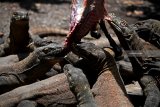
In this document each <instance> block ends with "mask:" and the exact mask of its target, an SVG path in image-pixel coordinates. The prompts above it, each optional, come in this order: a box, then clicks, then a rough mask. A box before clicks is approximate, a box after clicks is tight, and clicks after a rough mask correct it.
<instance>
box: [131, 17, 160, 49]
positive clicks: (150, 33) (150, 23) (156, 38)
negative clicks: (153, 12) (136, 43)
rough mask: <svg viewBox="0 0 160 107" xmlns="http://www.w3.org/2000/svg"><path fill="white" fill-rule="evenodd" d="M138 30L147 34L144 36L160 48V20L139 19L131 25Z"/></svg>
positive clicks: (143, 36)
mask: <svg viewBox="0 0 160 107" xmlns="http://www.w3.org/2000/svg"><path fill="white" fill-rule="evenodd" d="M131 27H133V28H134V29H135V30H136V32H138V33H140V34H142V33H144V32H146V33H145V35H142V38H143V39H145V40H146V41H149V42H150V43H152V44H154V45H155V46H157V47H158V48H160V21H159V20H155V19H148V20H143V21H138V22H136V23H135V24H133V25H131Z"/></svg>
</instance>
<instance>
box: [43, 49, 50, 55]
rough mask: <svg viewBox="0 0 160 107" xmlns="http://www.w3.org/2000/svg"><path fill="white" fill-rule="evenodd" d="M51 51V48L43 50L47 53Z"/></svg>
mask: <svg viewBox="0 0 160 107" xmlns="http://www.w3.org/2000/svg"><path fill="white" fill-rule="evenodd" d="M50 51H51V49H50V48H45V49H44V50H43V52H44V53H45V54H47V53H48V52H50Z"/></svg>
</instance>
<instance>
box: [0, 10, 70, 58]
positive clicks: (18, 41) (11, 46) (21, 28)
mask: <svg viewBox="0 0 160 107" xmlns="http://www.w3.org/2000/svg"><path fill="white" fill-rule="evenodd" d="M67 33H68V31H67V30H63V29H58V28H50V27H36V28H32V29H30V31H29V14H28V13H27V12H25V11H15V12H13V14H12V17H11V22H10V34H9V37H7V39H6V40H5V42H4V44H1V45H0V56H6V55H10V54H17V53H20V52H21V53H22V52H30V51H33V50H34V49H33V47H31V46H30V45H29V44H30V43H32V42H33V43H34V45H35V46H45V45H48V44H49V43H52V41H48V40H44V39H42V38H41V37H43V36H46V35H50V34H54V35H55V34H57V35H62V36H66V35H67ZM28 45H29V46H28Z"/></svg>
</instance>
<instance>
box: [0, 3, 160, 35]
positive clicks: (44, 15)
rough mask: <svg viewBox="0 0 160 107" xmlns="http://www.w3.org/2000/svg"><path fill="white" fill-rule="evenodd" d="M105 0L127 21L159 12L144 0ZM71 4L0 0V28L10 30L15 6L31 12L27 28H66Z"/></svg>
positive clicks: (132, 21)
mask: <svg viewBox="0 0 160 107" xmlns="http://www.w3.org/2000/svg"><path fill="white" fill-rule="evenodd" d="M152 1H154V2H156V0H152ZM105 2H106V3H105V6H106V7H107V8H108V12H114V13H115V14H116V15H118V16H120V17H122V18H124V19H126V20H127V21H129V23H134V22H135V21H137V20H139V19H147V18H152V16H153V17H154V18H158V15H159V14H158V13H157V12H158V10H156V9H157V8H158V9H159V6H157V5H156V6H155V4H156V3H151V2H148V1H145V0H105ZM157 2H158V0H157ZM70 4H71V0H45V1H43V0H34V1H33V0H0V19H1V20H0V25H1V26H0V32H2V33H4V34H5V35H8V34H9V23H10V17H11V13H12V12H13V11H16V10H24V11H28V12H29V13H30V29H32V28H34V27H37V26H49V27H57V28H63V29H67V30H68V28H69V19H70V12H71V9H70ZM146 11H147V12H146ZM146 13H147V14H146ZM154 13H156V14H154Z"/></svg>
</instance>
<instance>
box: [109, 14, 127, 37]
mask: <svg viewBox="0 0 160 107" xmlns="http://www.w3.org/2000/svg"><path fill="white" fill-rule="evenodd" d="M109 17H110V18H109V19H108V22H109V23H110V24H111V26H112V27H113V29H114V30H116V31H118V33H120V34H122V35H123V36H125V35H124V33H126V32H129V31H130V29H129V25H128V23H127V22H126V21H125V20H123V19H122V18H120V17H116V16H115V14H114V13H109Z"/></svg>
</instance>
